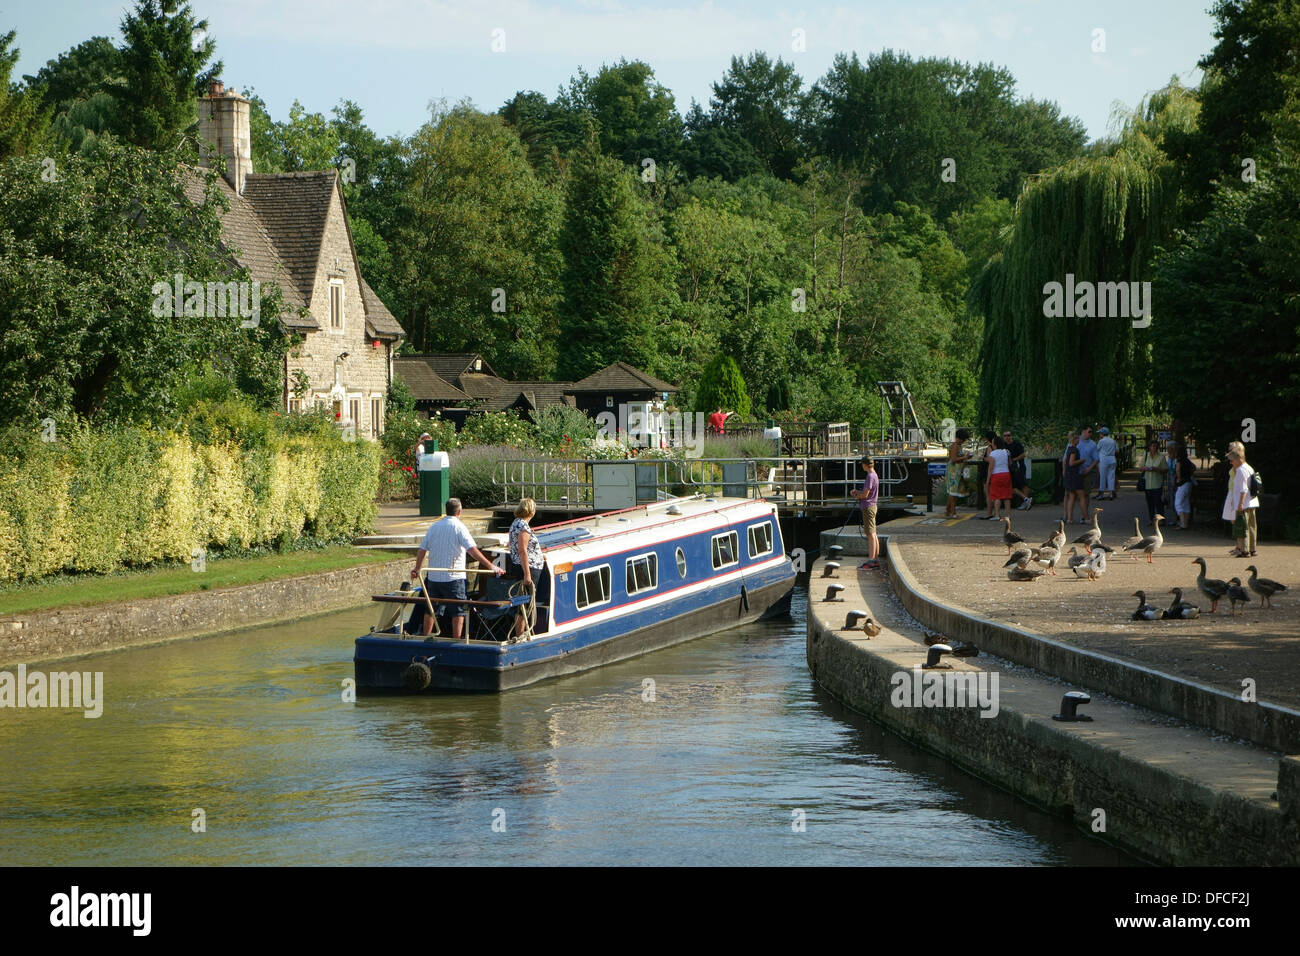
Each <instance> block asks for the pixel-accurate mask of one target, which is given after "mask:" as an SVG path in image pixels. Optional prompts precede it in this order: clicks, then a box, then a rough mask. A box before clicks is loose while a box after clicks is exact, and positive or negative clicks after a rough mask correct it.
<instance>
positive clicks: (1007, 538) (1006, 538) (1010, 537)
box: [1002, 518, 1028, 554]
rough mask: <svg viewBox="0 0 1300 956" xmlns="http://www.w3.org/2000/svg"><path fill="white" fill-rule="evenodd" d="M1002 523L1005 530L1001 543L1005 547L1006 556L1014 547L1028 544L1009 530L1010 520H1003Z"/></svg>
mask: <svg viewBox="0 0 1300 956" xmlns="http://www.w3.org/2000/svg"><path fill="white" fill-rule="evenodd" d="M1002 522H1003V523H1004V524H1005V525H1006V526H1007V528H1006V530H1005V531H1004V532H1002V543H1003V544H1005V545H1006V546H1007V553H1008V554H1010V553H1011V549H1012V547H1014V546H1015V545H1017V544H1027V543H1028V542H1027V541H1025V539H1024V538H1023V537H1021V536H1020V535H1018V534H1016V533H1015V532H1014V531H1012V530H1011V519H1010V518H1003V519H1002Z"/></svg>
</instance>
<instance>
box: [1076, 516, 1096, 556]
mask: <svg viewBox="0 0 1300 956" xmlns="http://www.w3.org/2000/svg"><path fill="white" fill-rule="evenodd" d="M1101 512H1102V509H1101V508H1093V509H1092V527H1091V528H1089V529H1088V530H1087V531H1085V532H1084V533H1083V534H1081V535H1079V537H1077V538H1075V539H1074V544H1081V545H1083V550H1085V551H1087V552H1088V553H1089V554H1092V549H1093V548H1095V547H1096V546H1097V543H1098V542H1099V541H1101V521H1100V520H1099V519H1098V518H1097V515H1099V514H1101Z"/></svg>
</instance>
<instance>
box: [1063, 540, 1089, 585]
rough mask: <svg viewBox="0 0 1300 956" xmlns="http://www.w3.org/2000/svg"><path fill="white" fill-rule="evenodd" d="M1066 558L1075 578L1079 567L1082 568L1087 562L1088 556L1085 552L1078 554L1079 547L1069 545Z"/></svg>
mask: <svg viewBox="0 0 1300 956" xmlns="http://www.w3.org/2000/svg"><path fill="white" fill-rule="evenodd" d="M1068 560H1069V567H1070V570H1071V571H1073V572H1074V576H1075V577H1076V578H1077V577H1078V576H1079V569H1080V568H1083V567H1084V566H1085V565H1086V564H1087V563H1088V556H1087V555H1086V554H1080V553H1079V549H1078V548H1076V547H1074V546H1073V545H1071V546H1070V557H1069V559H1068Z"/></svg>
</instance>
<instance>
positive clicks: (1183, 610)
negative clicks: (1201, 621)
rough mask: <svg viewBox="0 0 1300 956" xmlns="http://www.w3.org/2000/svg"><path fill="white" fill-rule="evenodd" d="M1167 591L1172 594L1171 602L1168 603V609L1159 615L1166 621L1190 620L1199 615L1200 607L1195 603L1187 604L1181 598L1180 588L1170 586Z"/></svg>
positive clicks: (1181, 591) (1181, 590)
mask: <svg viewBox="0 0 1300 956" xmlns="http://www.w3.org/2000/svg"><path fill="white" fill-rule="evenodd" d="M1169 593H1170V594H1172V595H1173V596H1174V600H1173V603H1172V604H1170V605H1169V608H1168V610H1166V611H1165V613H1164V614H1162V615H1160V617H1161V618H1162V619H1164V620H1167V621H1190V620H1193V619H1195V618H1198V617H1200V616H1201V609H1200V608H1199V607H1197V606H1196V605H1195V604H1188V603H1187V602H1186V601H1184V600H1183V589H1182V588H1170V589H1169Z"/></svg>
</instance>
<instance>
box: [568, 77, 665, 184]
mask: <svg viewBox="0 0 1300 956" xmlns="http://www.w3.org/2000/svg"><path fill="white" fill-rule="evenodd" d="M558 103H559V105H560V107H561V108H562V109H563V110H565V111H569V112H573V111H577V110H582V111H585V112H586V113H588V114H589V115H590V116H591V117H592V119H594V120H595V121H596V126H597V130H598V135H599V138H600V148H601V150H602V151H603V152H604V153H605V154H606V155H608V156H613V157H615V158H617V159H621V160H622V161H623V162H625V163H628V164H629V165H633V166H636V167H637V168H638V169H641V168H642V166H641V164H642V161H643V160H645V159H653V160H654V162H655V164H656V165H657V166H663V165H666V164H667V163H669V162H677V161H678V159H679V157H680V154H681V149H682V137H683V125H682V119H681V117H680V116H678V115H677V112H676V101H675V100H674V99H673V94H672V92H671V91H670V90H669V89H668V88H667V87H665V86H663V85H661V84H660V83H658V82H657V81H656V80H655V75H654V70H653V69H651V68H650V65H649V64H647V63H643V62H641V61H640V60H633V61H631V62H629V61H628V60H626V59H621V60H619V61H618V63H616V64H614V65H613V66H608V65H606V66H602V67H601V68H600V71H599V72H598V73H597V74H596V75H595V76H588V75H587V73H586V71H584V70H581V69H579V70H578V75H577V76H575V77H574V78H573V79H572V80H571V81H570V83H569V89H568V90H567V91H565V92H563V93H561V95H560V96H559V98H558Z"/></svg>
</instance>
